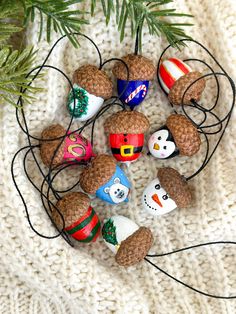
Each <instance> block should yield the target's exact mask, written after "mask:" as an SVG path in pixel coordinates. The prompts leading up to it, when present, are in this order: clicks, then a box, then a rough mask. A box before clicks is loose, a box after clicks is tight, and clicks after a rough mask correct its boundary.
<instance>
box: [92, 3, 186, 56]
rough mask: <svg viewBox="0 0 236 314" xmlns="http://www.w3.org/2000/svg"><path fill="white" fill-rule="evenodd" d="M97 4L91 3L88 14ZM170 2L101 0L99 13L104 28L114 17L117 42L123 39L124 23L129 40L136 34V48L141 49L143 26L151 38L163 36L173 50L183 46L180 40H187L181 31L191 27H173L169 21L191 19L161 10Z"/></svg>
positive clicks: (183, 24) (174, 25)
mask: <svg viewBox="0 0 236 314" xmlns="http://www.w3.org/2000/svg"><path fill="white" fill-rule="evenodd" d="M97 2H98V1H97V0H91V14H92V15H93V14H94V12H95V8H96V4H97ZM171 2H173V0H156V1H155V0H154V1H147V0H116V1H113V0H101V4H102V8H103V13H104V15H105V17H106V23H107V24H108V23H109V21H110V18H111V14H112V13H113V12H114V13H115V14H116V23H117V25H118V29H119V31H120V40H121V41H122V40H123V39H124V36H125V29H126V27H127V24H128V22H129V23H130V30H131V35H132V37H134V36H135V34H137V38H138V48H139V50H140V51H141V47H142V28H143V25H144V24H146V25H147V26H148V30H149V33H150V34H151V35H157V36H161V35H164V36H165V37H166V39H167V40H168V42H169V43H170V44H171V45H172V46H175V47H179V46H180V45H183V42H182V41H180V39H183V38H191V37H190V36H188V35H186V34H185V32H184V29H183V27H185V26H191V25H192V24H190V23H177V22H175V23H173V22H170V21H169V19H168V18H169V17H174V18H176V17H192V15H190V14H185V13H178V12H176V10H175V9H167V8H163V5H166V4H168V3H171Z"/></svg>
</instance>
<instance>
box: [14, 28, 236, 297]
mask: <svg viewBox="0 0 236 314" xmlns="http://www.w3.org/2000/svg"><path fill="white" fill-rule="evenodd" d="M74 35H78V36H83V37H85V38H86V39H87V40H89V41H90V42H91V43H92V45H93V46H94V47H95V49H96V51H97V53H98V58H99V69H102V68H103V66H105V64H107V63H108V62H113V61H120V62H122V63H123V64H124V66H125V67H126V70H127V85H126V86H125V88H124V90H123V91H122V93H121V94H120V95H118V96H117V97H115V96H113V97H112V98H111V99H110V100H108V101H106V102H105V105H104V106H103V107H102V108H101V109H100V111H99V112H98V113H97V114H96V115H95V117H94V118H92V119H89V120H88V121H86V122H85V123H84V124H83V125H82V126H81V127H79V128H78V129H76V130H73V131H71V130H70V128H71V125H72V122H73V113H74V110H75V105H76V103H75V93H74V90H73V84H72V82H71V80H70V79H69V77H68V76H67V75H66V74H65V73H64V72H63V71H62V70H60V69H59V68H57V67H55V66H52V65H49V64H47V61H48V59H49V57H50V55H51V54H52V52H53V50H54V49H55V48H56V46H57V44H58V43H59V42H60V41H61V40H63V39H64V38H66V36H62V37H61V38H59V39H58V40H57V41H56V42H55V44H54V45H53V46H52V48H51V49H50V51H49V53H48V55H47V56H46V58H45V60H44V62H43V63H42V65H40V66H38V67H35V68H34V69H32V71H30V72H29V73H28V75H27V77H29V76H31V75H33V76H32V79H31V82H30V83H29V84H28V85H31V84H32V83H33V81H35V80H36V79H37V78H38V76H39V74H40V73H41V71H42V70H43V69H50V70H54V71H57V72H58V73H60V74H61V75H62V76H63V77H64V78H65V79H66V80H67V82H68V84H69V85H70V88H71V90H72V92H73V96H74V108H73V112H72V116H71V119H70V121H69V124H68V126H67V128H66V132H65V134H64V135H63V136H61V137H58V138H54V139H51V141H55V140H60V143H59V144H58V146H57V148H56V150H55V152H54V154H53V157H52V160H51V163H50V165H49V168H48V170H47V171H46V172H44V171H45V170H43V169H42V167H41V165H40V162H39V161H38V159H37V156H36V155H35V150H36V149H39V147H40V144H35V143H32V141H37V143H41V142H43V141H47V142H48V141H50V140H49V139H43V138H40V137H36V136H34V135H32V134H31V133H30V131H29V128H28V123H27V119H26V116H25V113H24V102H23V99H22V97H21V96H20V97H19V99H18V101H17V107H16V119H17V122H18V124H19V126H20V128H21V130H22V132H24V133H25V135H26V138H27V141H28V145H27V146H25V147H22V148H20V149H19V150H18V151H17V152H16V154H15V155H14V157H13V159H12V163H11V174H12V178H13V182H14V184H15V187H16V189H17V191H18V193H19V195H20V198H21V200H22V202H23V205H24V208H25V212H26V217H27V220H28V223H29V226H30V228H31V229H32V230H33V231H34V232H35V233H36V234H37V235H39V236H40V237H43V238H46V239H54V238H57V237H59V236H62V237H63V238H64V240H65V241H66V242H67V243H68V244H70V245H71V246H73V242H72V241H71V240H70V237H69V236H68V235H67V233H66V232H65V231H64V229H65V220H64V217H63V215H62V213H61V212H60V210H59V208H58V207H57V206H56V205H55V204H54V202H53V201H52V200H51V198H50V194H52V195H53V197H54V198H55V200H56V201H57V200H60V199H61V194H64V193H67V192H69V191H71V190H72V189H74V188H75V187H76V186H77V185H78V184H79V181H77V182H75V183H74V184H73V185H72V186H70V187H67V188H66V189H64V190H58V189H57V188H55V187H54V185H53V183H54V180H55V179H56V177H57V176H58V175H59V174H61V173H62V172H63V171H64V170H65V169H67V168H69V167H72V166H74V164H66V163H65V164H63V165H60V166H57V167H53V161H54V158H55V156H56V154H57V151H58V149H59V148H60V146H61V145H62V143H63V141H64V139H65V138H66V136H67V134H68V131H69V130H70V134H73V133H76V132H79V133H80V134H81V133H82V132H83V130H84V129H85V128H86V127H88V126H89V125H91V126H92V127H91V144H92V145H93V139H94V130H95V124H96V121H97V120H98V119H99V118H100V117H101V116H102V115H103V114H104V113H105V112H106V111H108V110H109V109H110V108H112V107H113V106H118V107H121V108H122V110H124V109H125V105H124V104H123V103H121V102H120V101H119V97H120V96H121V95H122V94H123V93H124V92H125V90H126V87H127V86H128V80H129V69H128V66H127V64H126V63H125V62H124V61H123V60H121V59H119V58H111V59H108V60H106V61H104V62H103V61H102V56H101V52H100V50H99V49H98V47H97V45H96V44H95V43H94V41H93V40H92V39H90V38H89V37H88V36H86V35H84V34H81V33H74ZM183 41H189V42H193V43H195V44H197V45H199V46H200V47H202V48H203V49H204V50H205V51H206V52H207V53H208V54H209V55H210V56H211V58H212V59H213V61H214V62H215V63H216V65H217V66H218V67H219V68H220V70H221V71H222V72H215V71H214V70H213V68H212V67H211V66H210V65H209V64H207V63H206V62H205V61H203V60H200V59H187V60H184V61H186V62H187V61H196V62H201V63H202V64H204V65H205V66H206V67H207V68H208V69H209V70H210V73H208V74H205V75H203V76H201V77H200V78H199V79H198V80H200V79H202V78H206V77H212V76H214V79H215V82H216V100H215V103H214V104H213V105H212V107H211V108H210V109H207V108H205V107H204V106H202V105H200V104H198V103H197V102H195V101H192V103H191V105H189V106H188V107H190V108H194V109H196V110H199V111H200V112H202V114H203V116H204V118H203V120H202V121H201V123H197V122H196V121H194V120H193V119H192V118H191V116H190V115H189V114H188V113H187V111H186V108H185V107H186V106H185V105H184V104H183V100H184V97H185V94H186V93H187V91H188V89H189V88H190V87H191V86H192V85H193V84H195V83H196V82H197V81H198V80H196V81H195V82H193V83H192V84H191V85H190V86H189V87H188V88H187V89H186V91H185V92H184V95H183V98H182V104H181V110H182V111H183V113H184V114H185V115H186V116H187V117H188V119H190V120H191V121H192V123H193V124H194V125H195V126H196V127H197V128H198V131H199V133H201V134H202V135H203V136H204V138H205V140H206V155H205V157H204V160H203V162H202V164H201V166H200V167H199V169H198V170H197V171H196V172H195V173H194V174H192V175H191V176H189V177H188V178H186V180H190V179H192V178H193V177H195V176H196V175H197V174H199V173H200V172H201V171H202V170H203V169H204V168H205V167H206V166H207V164H208V163H209V161H210V159H211V158H212V156H213V155H214V153H215V151H216V149H217V147H218V146H219V143H220V141H221V139H222V137H223V135H224V133H225V130H226V128H227V126H228V123H229V121H230V118H231V115H232V110H233V107H234V103H235V85H234V82H233V80H232V79H231V78H230V76H229V75H228V74H227V73H226V71H225V70H224V69H223V67H222V66H221V65H220V64H219V62H218V61H217V60H216V59H215V57H214V56H213V55H212V54H211V53H210V52H209V50H208V49H207V48H205V47H204V46H203V45H202V44H200V43H199V42H197V41H195V40H190V39H184V40H183ZM169 48H170V46H168V47H167V48H166V49H165V50H164V51H163V53H162V54H161V56H160V59H159V61H158V66H157V71H158V69H159V67H160V62H161V59H162V57H163V55H164V54H165V52H166V51H167V50H168V49H169ZM137 53H138V31H137V37H136V44H135V54H137ZM33 73H35V74H33ZM219 76H223V77H225V78H226V79H227V80H228V82H229V84H230V86H231V89H232V104H231V105H230V108H229V111H228V113H227V114H226V116H225V117H224V118H219V117H218V116H217V114H216V113H215V112H214V109H215V108H216V106H217V105H218V101H219V95H220V83H219V80H218V77H219ZM157 78H158V81H159V83H160V80H159V77H158V75H157ZM160 86H161V84H160ZM161 88H162V86H161ZM26 91H27V90H26V89H23V88H21V92H22V94H24V93H26ZM163 92H165V91H164V90H163ZM172 106H173V105H172ZM175 112H176V111H175ZM176 113H177V112H176ZM209 115H211V116H213V117H214V118H215V119H216V121H217V122H216V123H213V124H211V125H207V124H206V123H207V119H208V116H209ZM20 116H21V117H22V120H23V122H21V120H20ZM223 123H224V125H223ZM215 127H218V129H217V130H214V131H209V129H211V128H215ZM206 129H207V130H208V131H205V130H206ZM218 133H220V137H219V139H218V141H217V142H216V144H215V146H214V148H213V150H212V151H211V152H210V146H209V138H208V137H209V136H211V135H215V134H218ZM21 152H24V158H23V169H24V172H25V175H26V177H27V179H28V180H29V182H30V183H31V184H32V186H33V187H34V189H35V190H36V191H37V192H39V193H40V197H41V201H42V205H43V208H44V210H45V212H46V214H47V215H48V217H49V219H50V220H51V222H52V224H53V225H54V226H55V228H56V230H57V231H58V233H57V234H55V235H53V236H47V235H44V234H42V233H40V232H39V231H38V230H36V229H35V227H34V226H33V224H32V222H31V219H30V213H29V209H28V206H27V203H26V201H25V199H24V196H23V194H22V192H21V190H20V188H19V186H18V184H17V182H16V178H15V171H14V165H15V162H16V159H17V157H18V155H19V154H20V153H21ZM29 155H31V156H32V157H33V160H34V162H35V165H36V166H37V169H38V170H39V172H40V174H41V176H42V182H41V185H40V186H38V185H37V184H35V182H34V181H33V179H32V178H31V176H30V173H29V171H28V169H27V160H28V156H29ZM79 164H80V165H81V166H84V165H83V164H81V163H79ZM45 188H46V192H44V191H45ZM53 210H56V211H57V213H58V214H59V216H60V218H61V221H62V226H61V227H60V228H59V227H58V226H57V225H56V224H55V222H54V221H53V219H52V211H53ZM218 244H224V245H229V244H233V245H235V244H236V242H233V241H215V242H206V243H202V244H197V245H193V246H188V247H185V248H181V249H178V250H174V251H171V252H167V253H162V254H153V255H151V254H149V255H147V256H146V257H145V260H146V261H147V262H148V263H149V264H151V265H152V266H153V267H155V268H156V269H158V270H159V271H160V272H162V273H164V274H165V275H166V276H168V277H169V278H171V279H173V280H175V281H176V282H178V283H179V284H181V285H183V286H185V287H187V288H189V289H191V290H193V291H195V292H197V293H199V294H202V295H204V296H208V297H212V298H218V299H234V298H236V296H220V295H214V294H210V293H206V292H204V291H201V290H199V289H196V288H194V287H192V286H190V285H188V284H187V283H184V282H183V281H181V280H179V279H178V278H175V277H174V276H172V275H170V274H169V273H167V272H166V271H165V270H163V269H161V268H160V267H159V266H157V265H156V264H154V263H153V262H152V261H151V260H150V258H154V257H163V256H167V255H171V254H177V253H179V252H183V251H187V250H192V249H195V248H198V247H203V246H210V245H218Z"/></svg>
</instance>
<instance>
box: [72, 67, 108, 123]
mask: <svg viewBox="0 0 236 314" xmlns="http://www.w3.org/2000/svg"><path fill="white" fill-rule="evenodd" d="M112 88H113V86H112V82H111V80H110V79H109V77H108V76H107V74H106V73H105V72H104V71H102V70H99V69H98V68H97V67H96V66H93V65H84V66H82V67H80V68H79V69H77V70H76V71H75V72H74V75H73V90H71V91H70V93H69V96H68V101H67V108H68V110H69V113H70V115H72V116H73V117H75V118H77V119H78V120H79V121H86V120H88V119H90V118H92V117H93V116H94V115H95V114H96V113H97V112H98V111H99V109H100V108H101V106H102V105H103V103H104V100H105V99H109V98H110V97H111V96H112ZM74 99H75V102H74Z"/></svg>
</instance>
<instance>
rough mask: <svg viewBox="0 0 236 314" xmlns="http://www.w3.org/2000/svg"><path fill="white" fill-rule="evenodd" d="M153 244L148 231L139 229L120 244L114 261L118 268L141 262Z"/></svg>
mask: <svg viewBox="0 0 236 314" xmlns="http://www.w3.org/2000/svg"><path fill="white" fill-rule="evenodd" d="M152 243H153V235H152V232H151V230H150V229H148V228H146V227H140V228H139V229H138V230H137V231H135V232H134V233H133V234H132V235H131V236H129V237H128V238H127V239H125V240H124V241H122V242H121V244H120V247H119V249H118V251H117V253H116V256H115V259H116V262H117V263H118V264H119V265H120V266H131V265H135V264H137V263H139V262H141V261H142V260H143V259H144V257H145V256H146V255H147V253H148V251H149V250H150V248H151V246H152Z"/></svg>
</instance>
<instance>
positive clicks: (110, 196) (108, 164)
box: [80, 154, 131, 204]
mask: <svg viewBox="0 0 236 314" xmlns="http://www.w3.org/2000/svg"><path fill="white" fill-rule="evenodd" d="M80 186H81V188H82V189H83V190H84V192H86V193H88V194H96V196H97V197H98V198H100V199H101V200H103V201H105V202H108V203H110V204H119V203H122V202H128V196H129V193H130V187H131V185H130V182H129V181H128V179H127V177H126V175H125V173H124V172H123V171H122V170H121V168H120V167H119V166H117V164H116V161H115V159H114V158H113V157H112V156H109V155H105V154H101V155H98V156H96V157H95V158H94V159H93V160H92V162H91V164H90V165H89V166H88V167H87V168H85V169H84V171H83V172H82V173H81V176H80Z"/></svg>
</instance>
